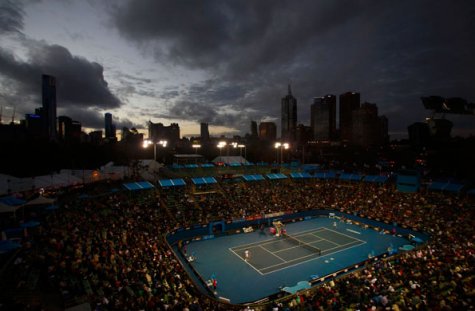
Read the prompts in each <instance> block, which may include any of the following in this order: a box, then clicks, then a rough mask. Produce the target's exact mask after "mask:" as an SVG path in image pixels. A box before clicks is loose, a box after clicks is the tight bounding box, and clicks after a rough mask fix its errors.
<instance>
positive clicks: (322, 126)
mask: <svg viewBox="0 0 475 311" xmlns="http://www.w3.org/2000/svg"><path fill="white" fill-rule="evenodd" d="M310 126H311V128H312V136H313V138H314V139H315V140H318V141H322V140H332V139H334V138H335V135H336V96H335V95H325V96H323V97H315V98H314V99H313V104H312V105H311V106H310Z"/></svg>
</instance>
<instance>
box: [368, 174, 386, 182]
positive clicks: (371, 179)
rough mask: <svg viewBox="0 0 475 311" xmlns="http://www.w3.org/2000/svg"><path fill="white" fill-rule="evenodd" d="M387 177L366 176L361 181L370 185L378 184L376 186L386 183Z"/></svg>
mask: <svg viewBox="0 0 475 311" xmlns="http://www.w3.org/2000/svg"><path fill="white" fill-rule="evenodd" d="M388 179H389V177H387V176H379V175H366V176H365V177H363V181H365V182H371V183H378V184H384V183H385V182H387V181H388Z"/></svg>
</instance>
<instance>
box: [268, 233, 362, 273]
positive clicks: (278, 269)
mask: <svg viewBox="0 0 475 311" xmlns="http://www.w3.org/2000/svg"><path fill="white" fill-rule="evenodd" d="M363 244H366V242H364V241H363V243H361V244H357V245H353V246H350V247H347V248H345V249H342V250H339V251H336V252H333V253H329V254H325V255H324V256H328V255H333V254H336V253H339V252H343V251H346V250H347V249H350V248H353V247H357V246H360V245H363ZM322 257H323V255H322V256H321V257H316V258H311V259H308V260H305V261H301V262H298V263H296V264H293V265H290V266H285V267H282V268H280V269H276V270H274V271H271V272H267V273H261V275H267V274H271V273H274V272H277V271H281V270H284V269H287V268H290V267H295V266H298V265H300V264H303V263H306V262H309V261H312V260H315V259H318V258H322ZM302 258H303V257H302ZM265 269H267V268H264V269H262V270H265Z"/></svg>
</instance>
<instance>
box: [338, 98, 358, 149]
mask: <svg viewBox="0 0 475 311" xmlns="http://www.w3.org/2000/svg"><path fill="white" fill-rule="evenodd" d="M359 107H360V93H356V92H346V93H344V94H341V95H340V139H341V141H350V140H351V137H352V134H351V131H352V127H353V122H352V120H353V119H352V116H353V111H354V110H357V109H358V108H359Z"/></svg>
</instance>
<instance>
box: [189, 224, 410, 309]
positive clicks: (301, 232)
mask: <svg viewBox="0 0 475 311" xmlns="http://www.w3.org/2000/svg"><path fill="white" fill-rule="evenodd" d="M285 230H286V233H287V236H286V235H284V236H280V237H276V236H274V235H272V234H270V232H269V228H268V227H267V228H266V229H265V230H264V231H262V232H261V231H259V230H256V231H254V232H250V233H239V234H230V235H223V236H219V237H216V238H211V239H200V240H194V241H191V242H190V243H189V244H187V253H188V255H191V254H192V255H193V256H194V257H195V259H194V260H193V261H192V262H187V261H185V263H186V264H185V266H190V267H192V269H193V270H194V272H191V271H190V272H189V274H190V275H192V277H193V275H195V273H196V275H198V276H199V278H196V277H195V282H196V283H197V284H198V285H199V286H201V287H202V289H203V290H206V288H209V287H208V286H207V285H206V283H207V282H208V281H209V280H210V279H213V278H215V279H216V280H217V284H218V286H217V290H216V294H215V295H216V296H217V297H222V298H226V299H227V300H229V301H230V302H231V303H246V302H254V301H258V300H261V299H265V298H266V297H268V296H271V295H276V294H278V293H280V292H281V291H282V289H283V288H284V287H294V286H295V285H296V284H298V283H299V282H302V281H305V282H308V281H311V280H315V279H316V278H322V277H326V276H330V275H333V274H334V273H337V272H338V271H343V270H345V269H347V268H350V269H351V268H353V267H354V266H355V265H358V264H360V263H362V262H364V261H366V260H368V257H370V256H379V255H381V254H385V253H387V251H388V248H393V249H396V250H397V249H400V248H401V247H403V246H404V245H407V244H408V240H407V239H406V238H404V237H401V236H397V235H396V236H394V235H390V234H382V233H381V232H378V231H376V230H374V229H371V228H366V227H364V226H363V227H362V226H360V225H357V224H354V223H346V222H340V221H335V219H330V218H328V217H316V218H311V219H307V220H304V221H296V222H291V223H288V224H286V226H285ZM246 250H248V253H249V258H248V259H247V260H245V251H246ZM182 259H183V260H184V258H183V257H182Z"/></svg>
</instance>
